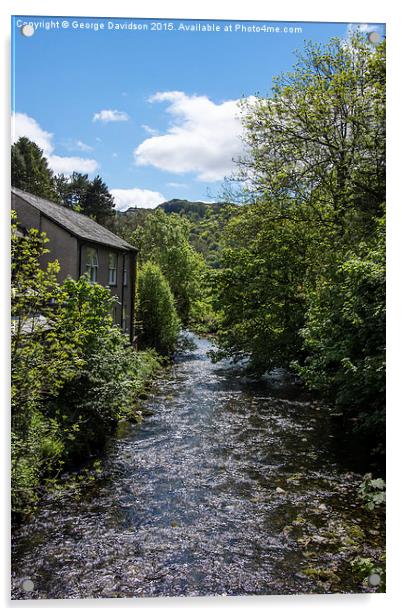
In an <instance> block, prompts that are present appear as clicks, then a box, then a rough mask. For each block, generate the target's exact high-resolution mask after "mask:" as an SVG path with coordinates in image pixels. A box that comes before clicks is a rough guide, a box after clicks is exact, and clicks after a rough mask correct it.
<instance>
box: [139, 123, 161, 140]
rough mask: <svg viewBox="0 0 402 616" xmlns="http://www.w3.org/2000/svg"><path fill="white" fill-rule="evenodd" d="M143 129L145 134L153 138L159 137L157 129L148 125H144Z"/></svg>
mask: <svg viewBox="0 0 402 616" xmlns="http://www.w3.org/2000/svg"><path fill="white" fill-rule="evenodd" d="M141 128H143V129H144V130H145V132H146V133H148V134H149V135H152V137H155V136H156V135H159V131H158V130H156V128H152V127H151V126H148V124H142V126H141Z"/></svg>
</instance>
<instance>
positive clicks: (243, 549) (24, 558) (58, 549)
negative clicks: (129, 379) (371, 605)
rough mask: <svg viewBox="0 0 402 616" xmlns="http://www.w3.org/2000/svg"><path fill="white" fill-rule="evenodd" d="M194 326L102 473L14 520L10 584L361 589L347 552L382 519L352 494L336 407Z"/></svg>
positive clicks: (58, 590)
mask: <svg viewBox="0 0 402 616" xmlns="http://www.w3.org/2000/svg"><path fill="white" fill-rule="evenodd" d="M196 340H197V348H196V349H195V350H194V351H191V352H187V353H184V354H183V355H181V356H180V357H178V358H177V361H176V362H175V363H174V364H173V366H172V367H170V368H168V369H167V370H166V371H165V372H164V373H163V375H162V376H161V377H160V378H159V380H158V382H157V384H156V386H155V388H154V389H153V393H152V395H151V396H150V397H149V398H148V399H147V400H146V401H144V413H145V414H147V416H146V418H145V420H144V421H143V422H142V423H141V424H138V425H131V424H129V425H125V426H123V427H122V428H121V429H120V431H119V433H118V434H117V435H116V437H114V438H113V439H112V440H111V442H110V443H109V446H108V448H107V451H106V453H105V456H104V458H103V460H102V465H103V472H102V473H101V474H100V476H98V477H97V478H95V479H93V480H92V481H87V482H86V484H85V486H84V487H81V488H80V489H79V491H78V494H77V489H75V488H73V487H71V488H70V489H69V488H66V489H64V490H62V491H60V492H54V493H53V492H52V493H50V494H48V495H47V496H46V497H45V498H44V500H43V502H42V503H41V506H40V508H39V509H38V512H37V513H36V514H35V515H34V516H33V518H32V520H30V521H29V522H28V523H26V524H24V525H23V526H21V527H20V528H18V529H16V531H15V533H14V538H13V563H12V568H13V577H12V596H13V598H17V599H18V598H20V599H23V598H26V599H27V598H34V599H39V598H89V597H98V598H104V597H149V596H177V595H192V596H194V595H225V594H227V595H244V594H259V595H261V594H281V593H282V594H291V593H311V592H334V591H336V592H359V591H361V587H360V586H357V583H356V581H355V580H354V579H353V578H352V576H351V575H350V561H351V560H352V559H353V558H356V557H357V556H361V555H362V554H363V555H367V554H368V555H373V554H378V553H379V550H381V549H382V545H383V529H382V527H381V525H380V524H379V523H378V524H377V526H374V527H373V526H372V523H371V522H370V521H369V519H368V518H367V514H366V513H365V511H364V510H363V508H362V507H360V505H359V504H358V503H357V502H356V501H357V499H356V489H357V486H358V485H359V483H360V482H361V479H362V477H361V475H360V473H359V472H356V470H355V467H353V465H352V464H351V462H350V460H349V459H348V458H347V456H346V455H344V453H345V452H343V451H342V438H341V434H340V431H339V427H337V424H336V421H334V418H333V417H331V416H330V415H331V414H330V412H329V409H323V407H322V405H321V404H320V403H319V402H317V401H314V400H313V399H312V398H311V397H310V396H309V395H308V394H306V393H305V392H304V391H303V390H302V389H301V388H300V386H298V385H297V384H295V383H293V382H292V381H291V380H290V379H289V377H286V375H283V374H281V373H278V374H277V375H276V377H275V375H274V376H273V378H271V379H270V380H265V381H252V380H249V379H247V378H245V376H244V374H243V372H242V370H241V369H240V368H239V367H236V366H233V365H231V364H230V363H229V362H220V363H218V364H213V363H212V362H211V361H210V359H209V358H208V356H207V351H208V350H209V349H210V343H209V342H208V341H206V340H203V339H196ZM369 524H371V526H370V527H369ZM351 529H353V530H352V531H351ZM24 579H25V580H26V579H29V580H30V587H29V590H28V591H27V590H24V588H23V587H22V581H23V580H24ZM366 591H367V592H370V589H366Z"/></svg>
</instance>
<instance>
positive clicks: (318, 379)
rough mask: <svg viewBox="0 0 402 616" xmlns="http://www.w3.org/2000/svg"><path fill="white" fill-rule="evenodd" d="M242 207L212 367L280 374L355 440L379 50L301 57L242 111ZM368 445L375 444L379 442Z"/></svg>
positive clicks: (375, 390) (371, 422)
mask: <svg viewBox="0 0 402 616" xmlns="http://www.w3.org/2000/svg"><path fill="white" fill-rule="evenodd" d="M242 118H243V124H244V127H245V141H246V145H247V148H246V152H247V154H246V156H245V157H244V158H243V159H241V160H240V161H239V176H238V177H237V178H236V179H237V180H240V181H244V182H245V186H246V188H245V194H248V195H249V201H250V203H253V204H254V205H249V206H243V207H242V211H241V212H240V213H239V214H238V215H234V217H233V218H232V219H231V220H230V221H229V223H228V224H227V225H226V227H225V229H224V232H223V238H222V242H221V243H222V246H223V252H222V257H221V262H222V268H221V270H218V272H217V275H216V298H215V305H216V307H217V309H219V310H220V316H221V318H220V331H219V336H218V338H219V343H220V353H218V355H220V356H221V355H229V356H233V355H234V356H242V355H246V356H248V357H250V359H251V366H252V367H253V368H254V369H256V370H257V371H259V372H263V371H264V370H266V369H270V368H272V367H273V366H275V365H277V366H278V365H281V366H285V367H286V366H287V367H289V366H293V367H295V368H296V369H297V370H298V371H299V373H300V374H301V375H302V376H303V378H304V379H305V381H306V383H307V384H308V385H309V386H311V387H313V388H315V389H317V390H318V391H320V392H323V393H325V394H328V396H330V397H331V399H333V400H335V401H336V402H337V404H339V405H340V406H341V407H342V408H343V409H344V410H345V412H348V413H356V412H359V411H361V420H362V421H361V422H360V423H359V424H358V425H359V426H360V427H362V426H364V427H366V428H370V430H371V431H372V432H373V431H375V430H376V431H377V436H379V432H378V430H379V428H380V427H381V426H382V425H383V420H384V414H383V411H384V346H385V327H384V313H385V294H384V284H385V240H384V203H385V43H381V44H379V45H378V46H377V47H376V48H373V46H371V45H370V44H369V43H368V42H366V41H365V40H364V39H363V38H361V37H357V36H356V37H354V38H352V39H350V40H349V41H348V44H347V45H346V44H345V43H344V41H340V40H336V39H335V40H333V41H331V42H330V43H329V44H328V45H325V46H320V45H315V44H307V45H306V49H305V52H304V54H303V55H301V56H300V57H299V61H298V63H297V65H296V66H295V69H294V71H293V72H291V73H288V74H285V75H282V76H280V77H279V78H278V79H277V80H276V82H275V84H274V88H273V93H272V96H270V97H268V98H264V97H256V98H254V99H252V100H250V99H248V100H245V101H244V102H243V104H242ZM380 438H381V437H380Z"/></svg>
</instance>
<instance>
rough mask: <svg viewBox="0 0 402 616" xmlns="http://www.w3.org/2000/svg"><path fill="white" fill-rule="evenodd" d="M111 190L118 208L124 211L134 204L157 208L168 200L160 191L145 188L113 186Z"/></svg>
mask: <svg viewBox="0 0 402 616" xmlns="http://www.w3.org/2000/svg"><path fill="white" fill-rule="evenodd" d="M110 192H111V193H112V195H113V197H114V200H115V203H116V208H117V209H118V210H121V211H122V212H124V211H125V210H126V209H127V208H129V207H134V206H137V207H144V208H155V207H156V206H157V205H159V204H160V203H163V202H164V201H166V198H165V197H164V196H163V195H162V194H161V193H160V192H156V191H153V190H147V189H145V188H113V189H112V190H111V191H110Z"/></svg>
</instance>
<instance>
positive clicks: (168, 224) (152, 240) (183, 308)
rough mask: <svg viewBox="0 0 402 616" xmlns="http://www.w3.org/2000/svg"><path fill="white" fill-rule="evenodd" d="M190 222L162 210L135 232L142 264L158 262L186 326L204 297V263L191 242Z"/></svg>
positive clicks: (150, 216)
mask: <svg viewBox="0 0 402 616" xmlns="http://www.w3.org/2000/svg"><path fill="white" fill-rule="evenodd" d="M190 228H191V225H190V223H189V222H188V221H187V220H185V219H184V218H182V217H181V216H179V215H177V214H169V215H168V214H165V212H163V211H162V210H160V209H157V210H155V211H154V212H152V213H151V214H149V215H148V216H147V217H146V218H145V221H144V224H143V226H141V227H138V228H137V229H136V231H135V232H134V233H133V235H132V239H131V241H132V243H133V244H134V246H136V247H137V248H139V257H140V260H141V262H142V263H145V262H148V261H150V262H153V263H157V264H158V265H159V267H160V268H161V270H162V272H163V275H164V276H165V278H166V280H167V281H168V283H169V285H170V288H171V290H172V292H173V295H174V298H175V300H176V306H177V312H178V314H179V316H180V318H181V319H182V321H183V323H184V325H187V324H188V323H189V321H190V320H191V317H192V310H193V308H194V306H195V303H196V302H197V300H199V299H200V298H201V294H202V283H203V276H204V273H205V262H204V259H203V258H202V257H201V255H199V254H197V252H196V251H195V250H194V249H193V248H192V246H191V244H190V241H189V234H190Z"/></svg>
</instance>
